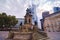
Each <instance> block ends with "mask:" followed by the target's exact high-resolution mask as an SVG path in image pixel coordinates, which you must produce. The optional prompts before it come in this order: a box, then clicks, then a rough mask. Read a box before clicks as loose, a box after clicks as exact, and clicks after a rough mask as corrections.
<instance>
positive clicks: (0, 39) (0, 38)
mask: <svg viewBox="0 0 60 40" xmlns="http://www.w3.org/2000/svg"><path fill="white" fill-rule="evenodd" d="M7 37H8V31H0V40H5V38H7Z"/></svg>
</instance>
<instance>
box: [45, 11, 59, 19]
mask: <svg viewBox="0 0 60 40" xmlns="http://www.w3.org/2000/svg"><path fill="white" fill-rule="evenodd" d="M56 14H60V11H58V12H55V13H52V14H49V15H47V16H46V17H50V16H52V15H56ZM46 17H45V18H46Z"/></svg>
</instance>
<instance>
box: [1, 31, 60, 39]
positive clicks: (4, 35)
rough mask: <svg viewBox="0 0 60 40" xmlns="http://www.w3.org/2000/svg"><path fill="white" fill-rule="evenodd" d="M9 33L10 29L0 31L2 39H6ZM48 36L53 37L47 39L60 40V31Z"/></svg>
mask: <svg viewBox="0 0 60 40" xmlns="http://www.w3.org/2000/svg"><path fill="white" fill-rule="evenodd" d="M8 33H9V32H8V31H0V40H5V38H7V37H8ZM48 37H50V38H51V39H47V40H60V33H48ZM39 40H41V39H39ZM42 40H43V39H42Z"/></svg>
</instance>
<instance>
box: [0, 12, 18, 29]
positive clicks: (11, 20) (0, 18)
mask: <svg viewBox="0 0 60 40" xmlns="http://www.w3.org/2000/svg"><path fill="white" fill-rule="evenodd" d="M17 22H18V20H17V19H16V17H15V16H11V15H7V14H6V13H2V14H0V28H2V29H3V28H11V27H14V26H15V25H16V24H17Z"/></svg>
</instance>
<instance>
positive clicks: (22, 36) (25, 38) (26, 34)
mask: <svg viewBox="0 0 60 40" xmlns="http://www.w3.org/2000/svg"><path fill="white" fill-rule="evenodd" d="M24 18H25V20H24V25H22V23H21V24H20V27H19V29H18V31H10V32H9V34H8V38H7V39H6V40H38V39H41V38H45V37H47V35H46V33H44V32H40V30H38V27H37V22H35V24H34V25H33V24H32V15H31V11H30V9H28V8H27V10H26V15H25V16H24ZM43 34H44V35H43Z"/></svg>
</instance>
